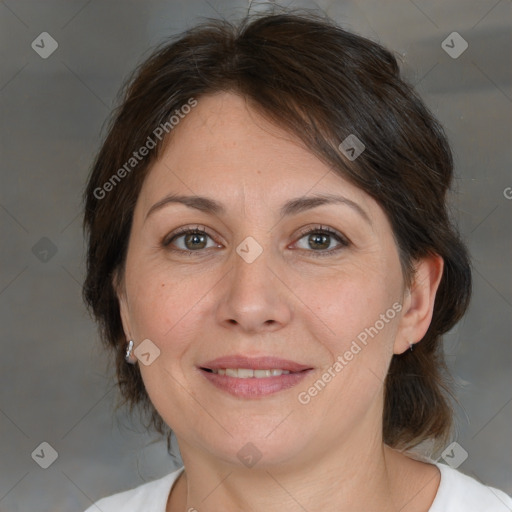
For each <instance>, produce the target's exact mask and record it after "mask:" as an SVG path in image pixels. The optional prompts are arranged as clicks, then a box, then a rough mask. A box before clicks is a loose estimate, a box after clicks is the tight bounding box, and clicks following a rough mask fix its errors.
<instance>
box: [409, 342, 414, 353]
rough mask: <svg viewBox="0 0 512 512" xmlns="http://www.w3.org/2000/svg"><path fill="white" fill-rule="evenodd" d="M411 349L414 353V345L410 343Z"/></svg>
mask: <svg viewBox="0 0 512 512" xmlns="http://www.w3.org/2000/svg"><path fill="white" fill-rule="evenodd" d="M409 347H410V349H411V352H412V351H413V349H414V343H410V344H409Z"/></svg>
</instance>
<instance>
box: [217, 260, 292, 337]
mask: <svg viewBox="0 0 512 512" xmlns="http://www.w3.org/2000/svg"><path fill="white" fill-rule="evenodd" d="M270 253H271V251H270V250H264V251H263V252H262V253H261V254H260V255H259V256H258V257H257V258H256V259H255V260H254V261H252V262H251V263H248V262H247V261H245V260H244V259H243V258H242V257H241V256H239V254H238V253H236V252H234V253H233V255H232V257H233V265H232V267H231V270H230V271H229V272H228V273H227V275H226V276H225V277H224V279H223V280H222V282H221V283H219V284H220V285H221V286H220V288H219V293H220V297H219V300H218V303H217V304H218V306H217V309H216V315H217V320H218V322H219V323H220V324H222V325H223V326H224V327H229V328H231V329H233V328H234V327H235V328H237V329H239V330H241V331H243V332H246V333H258V332H273V331H276V330H279V329H281V328H283V327H284V326H285V325H286V324H287V323H288V322H289V321H290V319H291V317H292V304H291V303H290V301H291V297H290V295H291V294H290V292H289V290H288V288H287V286H286V285H285V282H286V280H285V279H284V275H280V274H282V272H280V271H279V265H278V264H277V262H276V261H275V260H274V261H272V257H271V254H270Z"/></svg>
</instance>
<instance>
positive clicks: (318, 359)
mask: <svg viewBox="0 0 512 512" xmlns="http://www.w3.org/2000/svg"><path fill="white" fill-rule="evenodd" d="M451 180H452V157H451V152H450V149H449V145H448V143H447V141H446V138H445V136H444V133H443V130H442V128H441V127H440V126H439V124H438V123H437V122H436V120H435V119H434V118H433V117H432V115H431V114H430V113H429V111H428V110H427V108H426V107H425V105H424V104H423V103H422V102H421V100H420V99H419V98H418V97H417V95H416V94H415V93H414V91H413V90H412V89H411V87H410V86H409V85H407V84H406V83H405V82H404V81H403V80H402V79H401V78H400V76H399V71H398V66H397V63H396V61H395V59H394V57H393V56H392V55H391V53H389V52H388V51H387V50H385V49H384V48H382V47H381V46H379V45H378V44H376V43H373V42H371V41H369V40H367V39H364V38H362V37H359V36H356V35H353V34H350V33H347V32H345V31H344V30H342V29H340V28H338V27H336V26H334V25H333V24H332V23H331V22H328V21H326V20H324V19H320V18H317V17H314V16H311V15H308V16H305V15H297V14H280V15H271V16H262V17H259V18H255V19H247V20H245V21H244V22H243V23H241V24H240V26H238V27H234V26H231V25H230V24H228V23H227V22H220V21H219V22H210V23H207V24H204V25H201V26H199V27H197V28H195V29H193V30H190V31H188V32H187V33H185V34H184V35H182V36H181V37H180V38H179V39H177V40H175V41H173V42H171V43H168V44H166V45H164V46H163V47H161V48H160V49H159V50H158V51H157V52H155V53H154V54H153V55H152V56H151V57H150V58H149V59H148V60H147V61H146V62H145V63H143V65H142V66H141V67H140V69H139V70H138V71H137V73H136V75H135V76H134V78H133V79H132V80H131V82H130V83H129V85H128V87H127V89H126V91H125V97H124V101H123V103H122V105H121V106H120V108H119V109H118V111H117V112H116V115H115V117H114V119H113V121H112V124H111V127H110V130H109V133H108V136H107V137H106V140H105V142H104V144H103V147H102V148H101V150H100V152H99V154H98V156H97V159H96V162H95V165H94V168H93V171H92V174H91V176H90V180H89V183H88V186H87V190H86V193H85V201H86V205H85V219H84V227H85V229H86V231H87V233H88V242H89V246H88V263H87V278H86V282H85V285H84V297H85V299H86V301H87V303H88V305H89V306H90V308H91V310H92V312H93V313H94V315H95V317H96V319H97V320H98V322H99V324H100V326H101V328H102V335H103V339H104V341H105V343H106V344H107V346H109V347H110V348H111V349H112V350H113V354H114V356H115V360H116V367H117V376H118V382H119V386H120V389H121V392H122V394H123V396H124V398H125V399H126V401H127V402H128V403H130V404H131V405H132V406H134V405H140V406H142V407H143V408H144V409H145V410H146V411H147V412H148V413H149V414H150V417H151V422H152V425H153V426H154V427H155V428H156V430H157V431H159V432H160V433H162V434H165V433H169V431H170V430H169V429H172V432H173V433H174V434H175V436H176V438H177V441H178V445H179V449H180V453H181V456H182V460H183V464H184V466H183V467H182V468H180V469H179V470H177V471H175V472H173V473H171V474H169V475H167V476H166V477H164V478H162V479H160V480H157V481H155V482H150V483H148V484H145V485H143V486H140V487H138V488H137V489H134V490H130V491H127V492H124V493H121V494H118V495H115V496H111V497H109V498H105V499H103V500H101V501H99V502H98V503H97V506H98V508H100V509H101V510H102V511H103V512H107V511H111V510H112V511H114V510H115V511H118V510H123V511H143V510H151V511H155V512H164V511H167V512H169V511H185V510H187V511H190V512H192V511H199V512H207V511H219V510H227V511H235V510H237V511H238V510H244V511H248V510H254V511H260V510H261V511H263V510H264V511H265V512H269V511H273V510H280V511H281V510H290V511H292V510H293V511H294V510H297V511H298V510H301V511H303V510H308V511H317V510H323V511H326V510H327V511H336V512H344V511H351V512H353V511H368V510H379V511H380V512H386V511H401V512H426V511H430V512H440V511H448V510H449V511H450V512H453V511H464V512H471V511H483V510H493V511H494V512H498V511H501V510H503V511H505V510H510V507H511V506H512V499H510V498H509V497H508V496H507V495H506V494H505V493H503V492H502V491H499V490H496V489H492V488H490V487H487V486H484V485H482V484H480V483H478V482H477V481H476V480H474V479H471V478H469V477H467V476H465V475H463V474H462V473H459V472H458V471H456V470H455V469H452V468H450V467H449V466H446V465H442V464H437V463H433V461H431V460H428V459H425V460H420V459H421V458H420V457H417V456H414V457H413V455H412V453H411V452H410V450H411V449H412V448H414V447H416V446H417V445H418V444H419V443H421V442H422V441H429V440H430V441H434V442H436V443H437V446H438V447H439V448H441V449H442V448H443V447H445V446H447V445H448V444H449V442H450V441H449V436H450V434H451V424H452V411H451V408H450V405H449V400H448V399H447V395H446V391H445V389H446V374H445V366H444V362H443V357H442V347H441V346H440V343H441V335H442V334H443V333H445V332H447V331H448V330H449V329H450V328H451V327H453V326H454V325H455V323H456V322H457V321H458V320H459V319H460V318H461V316H462V315H463V313H464V312H465V310H466V308H467V306H468V302H469V296H470V288H471V277H470V268H469V263H468V257H467V253H466V249H465V247H464V245H463V244H462V242H461V241H460V240H459V238H458V236H457V234H456V231H455V230H454V228H453V226H452V225H451V222H450V220H449V218H448V214H447V209H446V204H445V200H446V194H447V191H448V189H449V186H450V183H451ZM89 510H91V511H92V510H96V508H95V506H93V507H91V508H90V509H89Z"/></svg>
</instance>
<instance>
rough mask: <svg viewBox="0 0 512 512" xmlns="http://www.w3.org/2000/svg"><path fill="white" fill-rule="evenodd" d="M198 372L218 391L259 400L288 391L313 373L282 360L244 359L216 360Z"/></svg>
mask: <svg viewBox="0 0 512 512" xmlns="http://www.w3.org/2000/svg"><path fill="white" fill-rule="evenodd" d="M199 369H200V370H201V374H202V375H204V377H205V378H206V379H207V381H208V382H210V383H211V384H213V385H214V386H215V387H216V388H217V389H220V390H221V391H224V392H227V393H228V394H230V395H232V396H235V397H237V398H259V397H263V396H267V395H270V394H274V393H277V392H279V391H283V390H286V389H289V388H291V387H293V386H295V385H297V384H298V383H299V382H300V381H302V380H303V379H304V378H305V377H306V375H308V374H309V373H310V372H312V371H313V368H312V367H310V366H306V365H302V364H299V363H296V362H294V361H289V360H285V359H279V358H275V357H258V358H248V357H245V356H228V357H223V358H218V359H215V360H214V361H209V362H208V363H205V364H204V365H201V366H199Z"/></svg>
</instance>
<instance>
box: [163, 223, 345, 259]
mask: <svg viewBox="0 0 512 512" xmlns="http://www.w3.org/2000/svg"><path fill="white" fill-rule="evenodd" d="M312 233H321V234H324V235H330V236H332V237H334V238H336V239H337V241H338V242H339V243H340V245H339V246H338V247H336V248H335V249H329V250H325V251H322V250H320V251H314V250H307V249H300V250H303V251H306V252H310V253H312V256H314V257H315V258H316V257H324V256H330V255H331V254H333V253H336V252H338V251H340V250H341V249H343V248H345V247H348V246H349V245H350V241H349V240H348V239H347V238H346V237H345V236H343V235H342V234H341V233H339V232H337V231H335V230H333V229H331V228H329V227H327V226H315V227H313V228H306V229H305V230H302V231H300V233H299V235H300V236H299V238H298V239H297V241H299V240H301V239H302V238H304V237H305V236H307V235H310V234H312ZM189 234H198V235H201V234H205V235H206V236H208V237H210V238H211V239H212V240H213V237H212V236H211V235H210V234H208V232H207V231H206V227H205V226H196V227H195V228H180V229H178V230H177V231H175V232H174V233H171V234H170V235H168V236H166V237H165V238H164V239H163V241H162V246H163V247H165V248H168V249H170V250H171V251H176V252H180V253H182V254H186V255H193V254H197V253H199V252H201V250H200V249H198V250H196V251H190V250H187V249H174V248H171V247H170V245H171V243H172V242H174V241H175V240H176V239H177V238H180V237H182V236H184V235H189ZM211 248H212V247H210V249H211ZM203 250H204V249H203Z"/></svg>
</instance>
